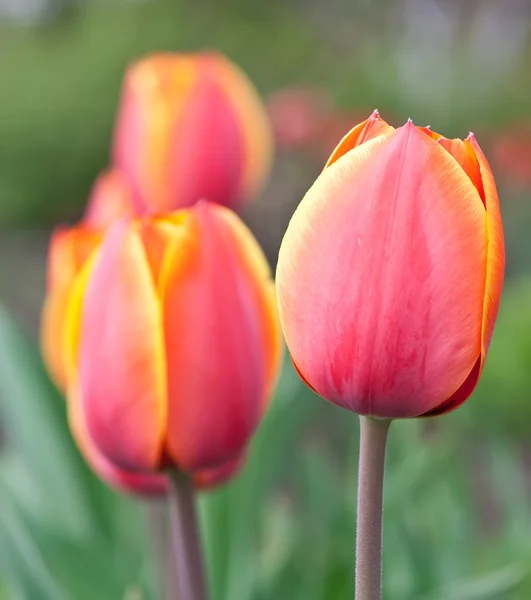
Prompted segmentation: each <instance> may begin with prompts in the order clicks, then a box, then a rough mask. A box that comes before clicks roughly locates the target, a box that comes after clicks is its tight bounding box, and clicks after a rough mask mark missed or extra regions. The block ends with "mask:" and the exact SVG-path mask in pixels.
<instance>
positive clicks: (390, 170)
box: [277, 113, 505, 418]
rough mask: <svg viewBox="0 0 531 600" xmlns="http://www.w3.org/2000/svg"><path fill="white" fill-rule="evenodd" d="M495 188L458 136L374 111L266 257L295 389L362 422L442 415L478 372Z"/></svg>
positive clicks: (486, 318) (497, 233) (471, 145)
mask: <svg viewBox="0 0 531 600" xmlns="http://www.w3.org/2000/svg"><path fill="white" fill-rule="evenodd" d="M504 261H505V259H504V243H503V230H502V223H501V218H500V210H499V203H498V196H497V192H496V186H495V183H494V179H493V177H492V174H491V170H490V168H489V165H488V163H487V160H486V158H485V156H484V155H483V152H482V151H481V149H480V147H479V145H478V143H477V141H476V139H475V137H474V136H473V135H472V134H471V135H470V136H469V137H468V138H467V139H466V140H464V141H462V140H460V139H446V138H444V137H443V136H441V135H439V134H437V133H434V132H432V131H431V130H429V129H428V128H422V127H415V126H414V125H413V124H412V123H411V122H408V123H407V124H406V125H404V126H403V127H400V128H398V129H394V128H393V127H391V126H389V125H388V124H387V123H385V121H383V120H382V119H381V118H380V117H379V115H378V114H377V113H374V114H373V115H372V116H371V117H370V118H369V119H368V120H367V121H364V122H363V123H360V124H359V125H357V126H356V127H354V129H352V130H351V131H350V132H349V133H348V134H347V135H346V136H345V137H344V138H343V140H342V141H341V142H340V144H339V145H338V146H337V148H336V149H335V150H334V152H333V153H332V155H331V157H330V159H329V160H328V163H327V165H326V167H325V169H324V171H323V172H322V173H321V175H320V176H319V177H318V179H317V181H316V182H315V183H314V185H313V186H312V188H310V190H309V191H308V193H307V194H306V196H305V198H304V199H303V200H302V202H301V203H300V205H299V207H298V208H297V210H296V212H295V214H294V215H293V218H292V220H291V222H290V225H289V227H288V230H287V232H286V235H285V237H284V240H283V242H282V247H281V249H280V254H279V262H278V270H277V296H278V303H279V313H280V320H281V323H282V328H283V331H284V334H285V338H286V341H287V345H288V348H289V351H290V353H291V357H292V359H293V362H294V364H295V366H296V368H297V369H298V371H299V373H300V374H301V376H302V378H303V379H304V380H305V381H306V382H307V383H308V384H309V385H310V386H311V387H312V388H313V389H314V390H315V391H316V392H317V393H318V394H320V395H321V396H323V397H324V398H325V399H327V400H329V401H330V402H333V403H334V404H337V405H339V406H342V407H344V408H347V409H350V410H352V411H354V412H356V413H359V414H361V415H366V416H373V417H380V418H400V417H417V416H421V415H437V414H442V413H446V412H449V411H451V410H453V409H455V408H457V407H458V406H459V405H460V404H462V403H463V402H464V401H465V400H466V399H467V398H468V397H469V395H470V394H471V393H472V391H473V389H474V387H475V385H476V383H477V381H478V379H479V377H480V374H481V371H482V369H483V365H484V363H485V358H486V355H487V350H488V347H489V343H490V339H491V336H492V332H493V328H494V322H495V319H496V315H497V311H498V305H499V300H500V295H501V290H502V283H503V273H504Z"/></svg>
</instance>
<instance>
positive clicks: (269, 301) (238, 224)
mask: <svg viewBox="0 0 531 600" xmlns="http://www.w3.org/2000/svg"><path fill="white" fill-rule="evenodd" d="M218 215H219V216H220V217H221V218H222V219H223V220H224V221H225V223H226V224H227V226H228V227H229V228H230V229H231V232H232V235H233V236H234V242H235V243H236V246H237V249H238V253H239V256H238V259H239V264H240V265H241V268H242V271H244V272H245V275H246V276H247V277H248V278H249V282H251V289H254V291H255V302H256V306H257V307H259V309H260V313H261V317H260V328H261V331H262V333H261V335H262V339H263V342H264V344H263V348H262V356H263V359H264V363H265V374H266V388H265V389H266V392H265V395H264V399H265V400H266V401H268V400H269V399H270V398H271V394H272V392H273V390H274V388H275V386H276V383H277V379H278V375H279V372H280V367H281V364H282V359H283V356H284V339H283V337H282V330H281V329H280V321H279V319H278V310H277V299H276V291H275V284H274V282H273V278H272V274H271V268H270V267H269V263H268V262H267V259H266V257H265V255H264V253H263V252H262V249H261V248H260V245H259V244H258V242H257V241H256V238H255V237H254V236H253V234H252V233H251V231H250V230H249V229H248V228H247V227H246V226H245V225H244V223H243V221H241V219H239V218H238V217H237V216H236V214H235V213H233V212H232V211H230V210H225V209H219V210H218Z"/></svg>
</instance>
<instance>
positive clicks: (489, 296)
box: [469, 134, 505, 362]
mask: <svg viewBox="0 0 531 600" xmlns="http://www.w3.org/2000/svg"><path fill="white" fill-rule="evenodd" d="M469 141H470V144H471V146H472V147H473V149H474V151H475V153H476V157H477V160H478V163H479V170H480V173H481V179H482V182H483V188H484V190H485V208H486V211H487V275H486V283H485V303H484V307H483V326H482V334H481V335H482V344H481V350H482V357H483V362H484V361H485V357H486V355H487V351H488V349H489V344H490V340H491V338H492V332H493V330H494V323H495V321H496V316H497V314H498V308H499V305H500V297H501V291H502V286H503V276H504V270H505V246H504V239H503V226H502V220H501V213H500V203H499V200H498V192H497V190H496V183H495V181H494V177H493V175H492V171H491V170H490V167H489V163H488V162H487V159H486V158H485V155H484V154H483V152H482V150H481V148H480V147H479V144H478V142H477V140H476V138H475V136H474V135H473V134H471V135H470V137H469Z"/></svg>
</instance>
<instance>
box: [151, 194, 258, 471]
mask: <svg viewBox="0 0 531 600" xmlns="http://www.w3.org/2000/svg"><path fill="white" fill-rule="evenodd" d="M220 210H221V209H220V207H216V206H215V205H213V204H210V203H205V202H201V203H199V204H197V205H196V206H195V207H194V208H193V209H191V210H190V211H189V212H190V215H192V217H193V218H191V219H189V220H188V221H187V222H186V224H185V227H186V228H187V229H188V231H189V235H187V236H183V235H182V234H179V233H178V232H177V233H176V243H175V244H174V245H173V246H172V247H170V248H169V249H168V256H167V260H166V266H165V270H164V274H163V275H161V277H160V284H159V286H160V287H159V289H160V291H159V293H160V297H161V299H162V305H163V313H164V331H165V340H166V360H167V365H168V369H167V371H168V411H169V412H168V429H167V442H166V447H167V453H168V454H169V455H170V456H171V458H172V459H173V460H174V461H175V462H176V463H177V464H178V465H179V466H180V468H182V469H183V470H184V471H188V472H194V471H197V470H202V469H208V468H215V467H217V466H219V465H220V464H223V463H225V462H228V461H230V460H233V459H235V458H236V457H237V456H238V455H240V454H241V452H242V450H243V449H244V447H245V445H246V444H247V442H248V440H249V437H250V435H251V434H252V432H253V431H254V429H255V428H256V426H257V425H258V422H259V419H260V417H261V415H262V413H263V408H264V394H265V386H266V376H267V375H266V373H265V368H264V359H263V356H262V353H263V348H264V345H265V342H264V339H263V335H262V331H261V323H262V318H263V317H262V306H261V305H260V304H258V303H257V301H256V290H255V282H254V281H253V280H250V278H249V277H248V275H247V273H246V270H245V269H244V268H242V265H241V258H240V255H239V249H238V247H237V245H236V244H235V242H234V240H233V235H232V232H231V230H230V229H229V227H227V225H226V224H225V222H224V220H223V218H221V217H220V215H219V212H220ZM181 227H183V226H182V225H181Z"/></svg>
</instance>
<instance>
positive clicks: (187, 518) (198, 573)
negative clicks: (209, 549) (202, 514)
mask: <svg viewBox="0 0 531 600" xmlns="http://www.w3.org/2000/svg"><path fill="white" fill-rule="evenodd" d="M170 482H171V495H170V514H171V538H172V546H173V554H174V559H175V570H176V572H175V574H176V578H175V579H176V584H177V590H178V598H179V600H207V590H206V581H205V574H204V568H203V558H202V555H201V548H200V540H199V534H198V527H197V515H196V507H195V498H194V487H193V483H192V481H191V480H190V479H189V478H188V477H187V476H186V475H183V474H182V473H179V472H177V471H173V472H171V473H170Z"/></svg>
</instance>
